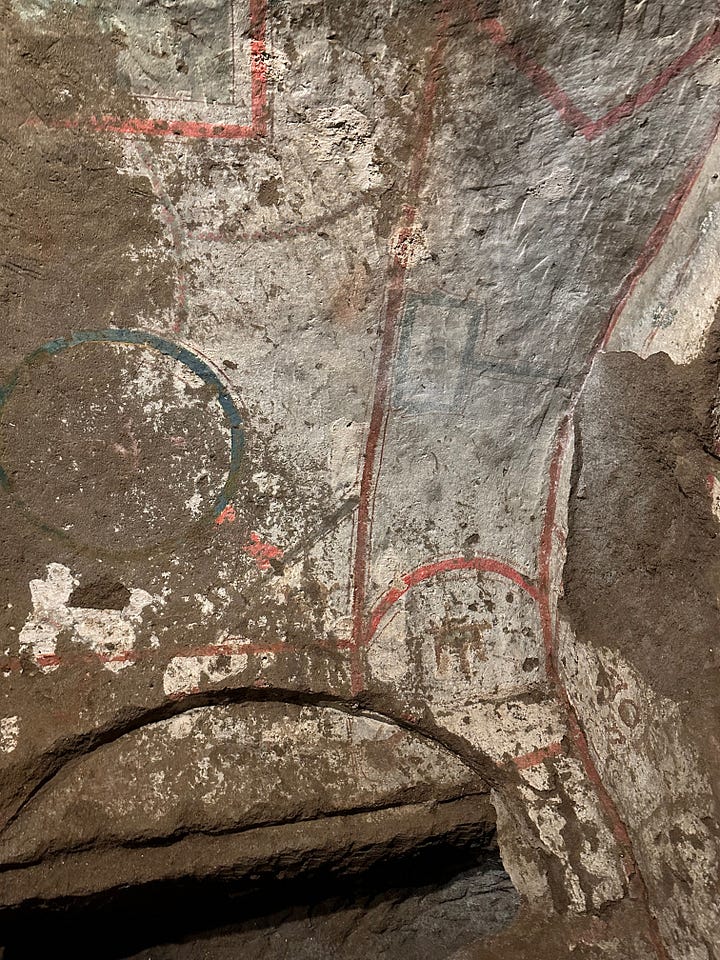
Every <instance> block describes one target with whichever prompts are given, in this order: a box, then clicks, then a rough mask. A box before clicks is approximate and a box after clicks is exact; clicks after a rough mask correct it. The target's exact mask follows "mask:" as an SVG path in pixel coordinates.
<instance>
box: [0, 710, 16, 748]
mask: <svg viewBox="0 0 720 960" xmlns="http://www.w3.org/2000/svg"><path fill="white" fill-rule="evenodd" d="M19 734H20V721H19V719H18V717H0V750H2V752H3V753H12V752H13V750H15V748H16V747H17V745H18V736H19Z"/></svg>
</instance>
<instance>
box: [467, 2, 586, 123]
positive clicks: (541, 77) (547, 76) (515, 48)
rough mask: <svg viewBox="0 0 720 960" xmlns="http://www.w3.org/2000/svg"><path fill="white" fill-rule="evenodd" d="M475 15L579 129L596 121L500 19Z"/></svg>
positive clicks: (490, 36) (482, 28) (482, 27)
mask: <svg viewBox="0 0 720 960" xmlns="http://www.w3.org/2000/svg"><path fill="white" fill-rule="evenodd" d="M473 18H474V19H475V20H476V23H477V28H478V30H479V31H481V32H482V33H484V34H485V36H486V37H487V38H488V39H489V40H490V41H491V42H492V43H493V44H494V45H495V46H496V47H497V48H498V49H499V50H500V51H501V52H502V53H503V54H504V55H505V56H506V57H507V58H508V59H509V60H511V61H512V63H514V64H515V66H516V67H518V69H519V70H520V71H521V72H522V73H524V74H525V76H526V77H527V78H528V80H530V81H531V83H533V84H534V85H535V87H537V89H538V90H539V91H540V93H541V94H542V95H543V97H545V99H546V100H547V101H548V102H549V103H550V104H551V105H552V106H553V107H554V108H555V110H557V112H558V114H559V115H560V117H561V118H562V119H563V120H565V121H566V122H567V123H569V124H570V126H571V127H574V128H575V129H576V130H583V129H584V128H586V127H587V126H588V125H589V124H592V120H591V118H590V117H589V116H588V115H587V114H586V113H583V112H582V110H579V109H578V108H577V107H576V106H575V104H574V103H573V102H572V100H571V99H570V97H569V96H568V95H567V93H565V91H564V90H563V89H562V88H561V87H560V86H559V84H558V83H557V82H556V80H555V79H554V77H553V76H552V74H551V73H549V72H548V71H547V70H546V69H545V68H544V67H541V66H540V65H539V64H538V63H536V62H535V61H534V60H533V59H532V58H531V57H530V56H529V55H528V54H527V53H525V52H524V51H523V50H522V48H521V47H520V46H519V44H516V43H513V42H512V41H511V40H508V37H507V34H506V33H505V28H504V27H503V25H502V24H501V23H500V21H499V20H494V19H492V20H481V19H480V18H479V14H478V12H477V11H473Z"/></svg>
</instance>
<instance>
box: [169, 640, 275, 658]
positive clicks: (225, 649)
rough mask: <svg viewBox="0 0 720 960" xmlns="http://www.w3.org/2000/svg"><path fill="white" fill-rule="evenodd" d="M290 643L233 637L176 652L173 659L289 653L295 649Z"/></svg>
mask: <svg viewBox="0 0 720 960" xmlns="http://www.w3.org/2000/svg"><path fill="white" fill-rule="evenodd" d="M293 649H294V647H292V646H291V645H290V644H288V643H268V644H262V643H249V642H247V641H243V640H241V642H239V643H236V642H235V641H234V639H233V638H228V639H227V640H223V641H222V643H208V644H206V645H205V646H202V647H194V648H193V649H191V650H187V651H185V652H183V653H176V654H174V655H173V659H177V658H179V657H182V658H186V659H189V658H191V657H237V656H242V655H243V654H247V655H249V656H252V655H256V654H263V653H287V652H288V650H293Z"/></svg>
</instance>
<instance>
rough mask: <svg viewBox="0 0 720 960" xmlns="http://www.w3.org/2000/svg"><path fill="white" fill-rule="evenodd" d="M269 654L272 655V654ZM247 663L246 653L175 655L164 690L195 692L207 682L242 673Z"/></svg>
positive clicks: (175, 694) (164, 681) (169, 666)
mask: <svg viewBox="0 0 720 960" xmlns="http://www.w3.org/2000/svg"><path fill="white" fill-rule="evenodd" d="M268 656H270V657H272V655H271V654H268ZM247 663H248V658H247V654H245V653H240V654H231V655H230V656H228V657H223V658H222V659H221V658H219V657H218V656H199V657H173V658H172V660H171V661H170V663H169V664H168V665H167V667H166V668H165V673H164V675H163V690H164V691H165V693H166V694H167V695H168V696H177V695H178V694H182V693H193V692H195V691H197V690H199V689H200V688H201V686H203V685H205V684H210V683H219V682H220V681H222V680H226V679H227V678H228V677H232V676H235V674H238V673H242V671H243V670H244V669H245V667H247Z"/></svg>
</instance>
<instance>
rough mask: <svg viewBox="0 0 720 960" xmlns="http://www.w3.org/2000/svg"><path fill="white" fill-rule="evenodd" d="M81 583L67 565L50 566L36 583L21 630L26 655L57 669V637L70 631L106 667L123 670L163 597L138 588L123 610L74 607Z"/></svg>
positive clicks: (22, 650) (45, 667) (73, 639)
mask: <svg viewBox="0 0 720 960" xmlns="http://www.w3.org/2000/svg"><path fill="white" fill-rule="evenodd" d="M79 582H80V581H79V580H78V579H77V578H76V577H74V576H73V575H72V573H71V572H70V570H69V569H68V568H67V567H66V566H64V565H63V564H61V563H50V564H48V567H47V574H46V577H45V579H44V580H40V579H37V580H31V581H30V596H31V598H32V604H33V610H32V613H30V615H29V616H28V618H27V620H26V622H25V625H24V626H23V628H22V630H21V631H20V638H19V646H20V653H21V654H22V653H25V654H27V655H29V656H30V657H32V659H33V660H34V661H35V662H36V664H37V665H38V666H39V668H40V669H41V670H42V671H43V672H44V673H48V672H51V671H53V670H57V668H58V667H59V666H60V661H59V658H58V657H57V655H56V650H57V640H58V636H59V635H60V633H61V631H63V630H67V631H69V635H70V640H71V642H73V643H78V644H82V645H84V646H86V647H88V648H89V649H90V650H91V651H92V652H93V653H94V654H96V655H97V656H98V658H99V659H100V660H101V661H102V662H103V666H104V667H105V669H107V670H110V671H111V672H112V673H118V672H119V671H120V670H122V669H124V668H125V667H127V666H129V664H130V662H131V658H130V652H131V651H132V649H133V647H134V646H135V629H136V627H137V626H138V625H139V623H140V621H141V620H142V615H143V611H144V610H145V608H146V607H148V606H150V605H151V604H153V603H156V602H162V601H161V600H160V598H158V597H155V596H153V595H152V594H150V593H148V592H147V591H146V590H141V589H137V588H135V589H133V590H131V591H130V597H129V599H128V602H127V603H126V604H125V606H124V608H123V609H122V610H101V609H94V608H88V607H71V606H69V605H68V601H69V600H70V596H71V594H72V592H73V590H74V588H75V587H76V586H78V584H79Z"/></svg>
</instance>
